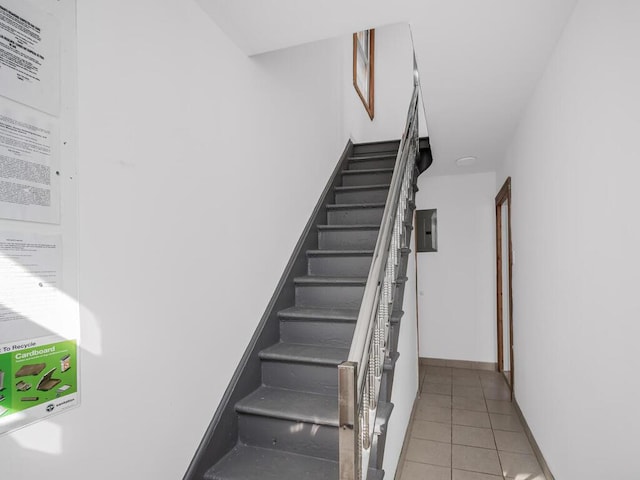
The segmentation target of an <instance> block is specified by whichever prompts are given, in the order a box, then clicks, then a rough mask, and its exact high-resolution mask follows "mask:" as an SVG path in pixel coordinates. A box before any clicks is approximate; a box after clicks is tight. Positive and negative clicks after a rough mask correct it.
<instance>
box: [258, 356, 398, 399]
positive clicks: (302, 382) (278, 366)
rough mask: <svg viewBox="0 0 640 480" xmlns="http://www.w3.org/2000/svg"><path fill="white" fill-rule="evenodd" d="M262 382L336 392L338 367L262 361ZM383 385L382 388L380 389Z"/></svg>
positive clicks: (383, 378) (327, 392)
mask: <svg viewBox="0 0 640 480" xmlns="http://www.w3.org/2000/svg"><path fill="white" fill-rule="evenodd" d="M387 374H388V372H387V371H386V370H385V371H384V372H383V374H382V383H381V390H380V394H381V395H382V397H381V398H380V400H381V401H383V402H387V401H389V400H390V398H387V397H388V395H387V394H388V393H389V392H388V387H387V385H388V383H387V379H386V377H387ZM262 382H263V383H264V384H265V385H269V386H270V387H277V388H286V389H288V390H298V391H302V392H310V393H318V394H321V395H337V394H338V367H337V366H330V365H312V364H303V363H287V362H272V361H264V360H263V361H262ZM382 387H384V389H382Z"/></svg>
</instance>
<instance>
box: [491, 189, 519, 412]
mask: <svg viewBox="0 0 640 480" xmlns="http://www.w3.org/2000/svg"><path fill="white" fill-rule="evenodd" d="M505 202H506V204H507V208H508V211H507V232H508V234H509V245H508V246H507V248H508V257H509V269H508V272H509V279H508V282H509V286H508V288H509V350H510V351H509V353H510V356H511V361H510V363H509V366H510V368H511V370H510V372H511V373H510V377H511V378H510V379H509V388H510V389H511V398H512V399H513V372H514V370H515V368H514V358H513V282H512V278H513V251H512V248H511V177H507V180H506V181H505V182H504V185H502V188H501V189H500V191H499V192H498V194H497V195H496V278H497V282H496V301H497V321H498V371H499V372H502V371H504V351H503V350H504V349H503V340H504V339H503V333H504V332H503V318H504V315H503V311H502V305H503V298H502V282H503V278H502V260H503V259H502V205H503V204H504V203H505Z"/></svg>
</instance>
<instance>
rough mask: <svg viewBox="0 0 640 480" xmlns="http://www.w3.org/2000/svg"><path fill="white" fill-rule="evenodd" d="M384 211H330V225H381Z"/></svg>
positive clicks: (370, 209) (378, 209)
mask: <svg viewBox="0 0 640 480" xmlns="http://www.w3.org/2000/svg"><path fill="white" fill-rule="evenodd" d="M383 212H384V209H383V208H382V207H380V208H341V209H339V210H328V211H327V221H328V223H329V225H364V224H369V225H380V222H381V221H382V214H383Z"/></svg>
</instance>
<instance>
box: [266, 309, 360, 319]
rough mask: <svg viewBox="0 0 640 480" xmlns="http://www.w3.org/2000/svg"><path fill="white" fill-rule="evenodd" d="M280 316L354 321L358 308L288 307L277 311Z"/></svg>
mask: <svg viewBox="0 0 640 480" xmlns="http://www.w3.org/2000/svg"><path fill="white" fill-rule="evenodd" d="M278 315H279V316H280V318H286V319H294V318H295V319H307V320H318V319H323V320H324V319H326V320H330V321H343V322H355V321H356V320H357V318H358V310H356V309H353V308H312V307H290V308H287V309H285V310H281V311H279V312H278Z"/></svg>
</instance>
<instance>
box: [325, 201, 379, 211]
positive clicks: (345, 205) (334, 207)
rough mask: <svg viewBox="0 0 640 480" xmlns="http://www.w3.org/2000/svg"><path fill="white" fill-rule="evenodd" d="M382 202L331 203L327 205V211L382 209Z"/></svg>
mask: <svg viewBox="0 0 640 480" xmlns="http://www.w3.org/2000/svg"><path fill="white" fill-rule="evenodd" d="M384 206H385V203H384V202H376V203H332V204H329V205H327V209H328V210H343V209H344V210H351V209H354V208H384Z"/></svg>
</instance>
